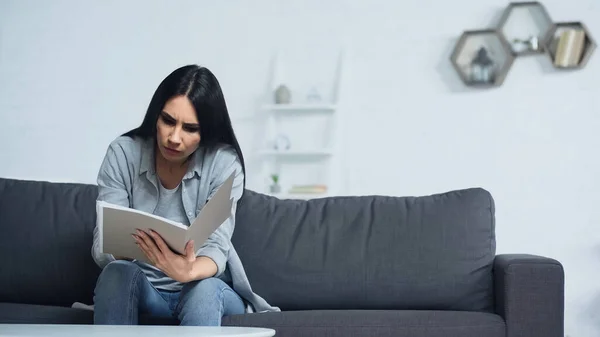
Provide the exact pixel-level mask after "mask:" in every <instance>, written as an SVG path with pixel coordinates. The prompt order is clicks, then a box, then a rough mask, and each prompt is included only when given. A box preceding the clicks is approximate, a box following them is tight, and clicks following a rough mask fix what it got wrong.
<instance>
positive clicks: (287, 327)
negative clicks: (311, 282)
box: [224, 310, 505, 337]
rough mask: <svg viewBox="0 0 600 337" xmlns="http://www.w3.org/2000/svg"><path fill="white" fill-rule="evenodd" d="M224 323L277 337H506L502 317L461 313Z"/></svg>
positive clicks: (350, 313) (356, 313)
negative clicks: (269, 331) (262, 330)
mask: <svg viewBox="0 0 600 337" xmlns="http://www.w3.org/2000/svg"><path fill="white" fill-rule="evenodd" d="M224 323H225V325H242V326H256V327H264V326H268V327H271V328H272V329H275V330H276V335H275V336H276V337H322V336H327V337H483V336H485V337H505V326H504V320H503V319H502V317H500V316H498V315H494V314H488V313H480V312H460V311H414V310H342V311H336V310H333V311H327V310H308V311H291V312H282V313H275V314H273V313H268V314H260V315H242V316H231V317H228V318H227V319H226V320H225V321H224Z"/></svg>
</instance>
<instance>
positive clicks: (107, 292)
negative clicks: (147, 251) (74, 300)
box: [94, 260, 246, 326]
mask: <svg viewBox="0 0 600 337" xmlns="http://www.w3.org/2000/svg"><path fill="white" fill-rule="evenodd" d="M245 310H246V308H245V305H244V301H243V300H242V299H241V298H240V296H239V295H238V294H237V293H236V292H235V291H234V290H233V289H231V288H230V287H229V285H227V283H225V282H223V281H222V280H221V279H218V278H214V277H213V278H208V279H204V280H201V281H194V282H190V283H187V284H185V285H184V286H183V289H182V290H181V291H177V292H173V291H161V290H157V289H156V288H154V286H152V284H151V283H150V282H149V281H148V279H147V278H146V275H144V273H143V272H142V270H141V269H140V267H138V266H137V265H136V264H135V263H133V262H129V261H122V260H117V261H114V262H111V263H109V264H108V265H107V266H106V267H104V270H102V273H101V274H100V277H99V278H98V282H97V284H96V289H95V291H94V324H111V325H137V324H138V315H139V314H140V313H144V314H149V315H151V316H153V317H161V318H177V319H179V321H180V324H181V325H196V326H220V325H221V318H222V317H223V316H227V315H235V314H243V313H244V312H245Z"/></svg>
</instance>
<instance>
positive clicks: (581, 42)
mask: <svg viewBox="0 0 600 337" xmlns="http://www.w3.org/2000/svg"><path fill="white" fill-rule="evenodd" d="M584 48H585V32H584V31H583V30H581V29H566V30H565V31H564V32H562V33H561V34H560V37H559V38H558V44H557V47H556V56H555V58H554V65H555V66H557V67H561V68H568V67H574V66H577V65H578V64H579V61H580V60H581V55H582V54H583V50H584Z"/></svg>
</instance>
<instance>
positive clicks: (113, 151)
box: [92, 136, 279, 312]
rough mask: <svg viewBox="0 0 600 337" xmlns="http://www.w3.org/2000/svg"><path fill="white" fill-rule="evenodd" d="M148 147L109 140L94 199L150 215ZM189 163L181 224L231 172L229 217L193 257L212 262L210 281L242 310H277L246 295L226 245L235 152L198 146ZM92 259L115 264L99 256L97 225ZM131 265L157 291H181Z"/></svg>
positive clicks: (155, 189) (155, 190)
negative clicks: (227, 290)
mask: <svg viewBox="0 0 600 337" xmlns="http://www.w3.org/2000/svg"><path fill="white" fill-rule="evenodd" d="M154 149H155V147H154V143H153V141H152V140H142V139H139V138H135V139H133V138H130V137H127V136H121V137H118V138H117V139H115V140H114V141H113V142H112V143H111V144H110V145H109V147H108V150H107V152H106V155H105V157H104V160H103V162H102V164H101V166H100V170H99V173H98V180H97V183H98V191H99V194H98V200H99V201H106V202H109V203H112V204H116V205H120V206H125V207H130V208H134V209H138V210H141V211H144V212H147V213H154V212H155V209H156V207H157V205H158V202H159V185H158V184H160V182H159V181H158V176H157V174H156V170H155V162H154V153H155V152H154V151H155V150H154ZM190 159H191V163H190V165H189V167H188V171H187V173H186V174H185V175H184V177H183V180H182V182H181V186H180V188H179V192H180V193H181V201H182V203H183V209H184V211H185V215H186V217H187V220H188V223H185V225H189V224H190V223H193V221H194V219H195V218H196V216H197V215H198V214H199V212H200V210H201V209H202V207H203V206H204V205H205V204H206V202H207V201H208V200H210V198H211V197H212V196H213V194H214V193H215V192H216V191H217V190H218V188H219V187H220V186H221V185H222V184H223V183H224V182H225V180H226V179H227V178H228V177H229V176H230V175H231V174H232V173H234V172H235V178H234V181H233V189H232V193H231V197H232V198H233V201H234V203H233V207H232V209H231V216H230V217H229V218H228V219H227V220H226V221H225V222H224V223H223V224H222V225H221V226H220V227H219V228H218V229H217V230H216V231H215V232H214V233H213V234H212V235H211V236H210V237H209V238H208V240H207V241H206V242H205V243H203V244H202V245H201V246H200V247H199V248H198V249H197V254H196V255H197V256H207V257H209V258H211V259H212V260H213V261H214V262H215V263H216V265H217V274H216V275H215V277H219V278H223V279H227V280H228V281H229V282H230V283H231V284H232V288H233V289H234V290H235V291H236V292H237V293H238V294H239V295H240V296H241V297H242V298H244V299H245V300H246V302H247V303H248V307H247V311H248V312H263V311H279V308H277V307H273V306H271V305H269V304H268V303H267V302H266V301H265V300H264V299H263V298H261V297H260V296H258V295H257V294H255V293H254V292H253V291H252V288H251V286H250V282H249V281H248V278H247V276H246V273H245V271H244V268H243V265H242V262H241V260H240V258H239V257H238V255H237V252H236V251H235V248H234V247H233V245H232V243H231V236H232V235H233V230H234V228H235V215H236V208H237V201H238V200H239V199H240V198H241V196H242V193H243V190H244V185H243V180H244V174H243V172H242V166H241V164H240V161H239V159H238V157H237V155H236V152H235V150H234V149H233V147H231V146H229V145H221V146H217V147H215V148H210V149H208V148H204V147H202V146H201V147H199V148H198V150H196V152H194V154H193V155H192V158H190ZM196 244H198V243H196ZM92 256H93V258H94V261H96V263H97V264H98V265H99V266H100V267H101V268H104V267H105V266H106V265H107V264H108V263H110V262H111V261H114V260H115V258H114V256H112V255H110V254H104V253H102V242H101V237H100V235H98V226H96V228H95V230H94V242H93V247H92ZM137 263H138V264H139V265H140V267H142V270H143V271H144V273H145V274H146V276H147V277H148V278H149V280H150V281H151V282H154V284H155V285H157V287H159V288H163V289H168V290H177V289H179V288H180V287H181V284H179V283H178V282H176V281H174V280H171V279H169V278H168V277H167V276H166V275H164V273H162V272H161V271H160V270H158V269H157V268H155V267H154V266H151V265H148V264H145V263H142V262H137ZM226 271H227V273H226Z"/></svg>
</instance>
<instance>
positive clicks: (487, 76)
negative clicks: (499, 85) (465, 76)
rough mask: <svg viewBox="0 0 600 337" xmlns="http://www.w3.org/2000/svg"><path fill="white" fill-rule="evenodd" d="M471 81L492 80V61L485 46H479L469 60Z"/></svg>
mask: <svg viewBox="0 0 600 337" xmlns="http://www.w3.org/2000/svg"><path fill="white" fill-rule="evenodd" d="M471 81H472V82H473V83H491V82H493V81H494V61H493V60H492V59H491V58H490V57H489V55H488V51H487V49H485V47H481V48H479V50H478V51H477V55H476V56H475V58H474V59H473V61H472V62H471Z"/></svg>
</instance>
